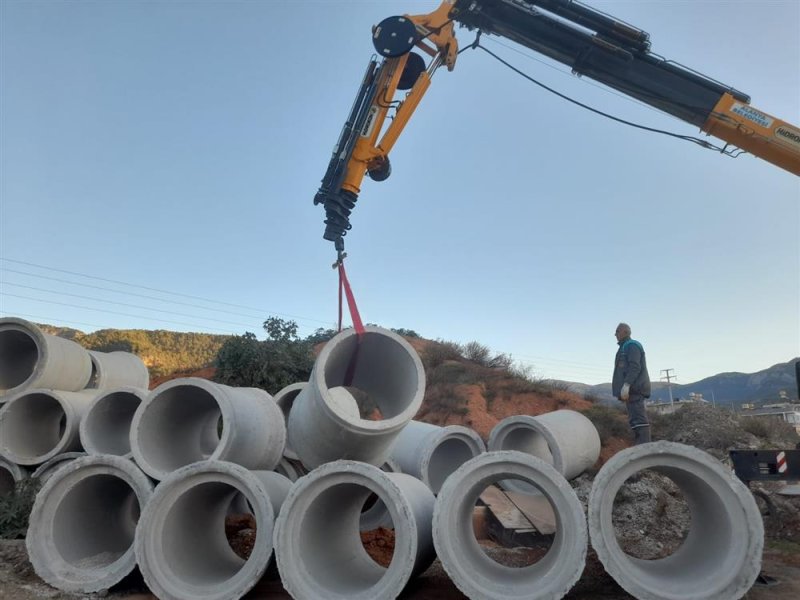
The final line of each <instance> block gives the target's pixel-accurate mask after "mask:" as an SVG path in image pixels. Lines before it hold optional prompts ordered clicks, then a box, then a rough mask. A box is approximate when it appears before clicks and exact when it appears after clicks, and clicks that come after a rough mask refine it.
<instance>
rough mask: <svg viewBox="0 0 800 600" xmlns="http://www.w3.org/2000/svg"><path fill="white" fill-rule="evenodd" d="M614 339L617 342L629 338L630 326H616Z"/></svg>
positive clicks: (622, 324)
mask: <svg viewBox="0 0 800 600" xmlns="http://www.w3.org/2000/svg"><path fill="white" fill-rule="evenodd" d="M614 337H616V338H617V341H618V342H621V341H622V340H624V339H627V338H629V337H631V326H630V325H628V324H627V323H620V324H619V325H617V330H616V331H615V332H614Z"/></svg>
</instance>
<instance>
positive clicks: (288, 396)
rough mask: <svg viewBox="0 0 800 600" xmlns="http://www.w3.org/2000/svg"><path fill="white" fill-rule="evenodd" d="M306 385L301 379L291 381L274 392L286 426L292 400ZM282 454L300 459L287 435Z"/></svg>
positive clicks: (287, 425)
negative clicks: (297, 381)
mask: <svg viewBox="0 0 800 600" xmlns="http://www.w3.org/2000/svg"><path fill="white" fill-rule="evenodd" d="M307 385H308V382H306V381H301V382H300V383H293V384H291V385H287V386H286V387H284V388H282V389H281V390H280V391H279V392H278V393H277V394H275V396H274V399H275V404H277V405H278V408H280V409H281V412H282V413H283V420H284V422H285V423H286V427H287V429H288V427H289V413H290V412H291V410H292V406H293V405H294V401H295V400H296V399H297V396H298V394H300V392H301V391H302V390H303V388H304V387H306V386H307ZM283 455H284V456H285V457H286V458H288V459H290V460H300V459H299V457H298V456H297V453H296V452H295V451H294V450H292V444H291V441H290V440H289V438H288V436H287V438H286V447H285V448H284V449H283Z"/></svg>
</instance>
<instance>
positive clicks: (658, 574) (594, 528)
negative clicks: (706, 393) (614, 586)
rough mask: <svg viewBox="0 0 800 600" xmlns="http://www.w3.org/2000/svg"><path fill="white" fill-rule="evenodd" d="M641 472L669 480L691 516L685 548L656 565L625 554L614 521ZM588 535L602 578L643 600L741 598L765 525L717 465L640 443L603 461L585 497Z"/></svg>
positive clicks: (680, 448) (674, 447) (667, 445)
mask: <svg viewBox="0 0 800 600" xmlns="http://www.w3.org/2000/svg"><path fill="white" fill-rule="evenodd" d="M644 470H650V471H654V472H656V473H658V474H660V475H663V476H666V477H668V478H669V479H671V480H672V482H674V484H675V485H676V486H677V487H678V488H679V489H680V492H681V493H682V494H683V496H684V498H685V499H686V502H687V504H688V506H689V511H690V514H691V520H690V525H689V532H688V535H687V536H686V539H685V540H684V541H683V543H682V544H681V545H680V546H679V547H678V549H677V550H676V551H675V552H673V553H672V554H669V555H668V556H666V557H664V558H658V559H654V560H642V559H638V558H635V557H633V556H631V555H629V554H626V553H625V552H624V551H623V549H622V548H621V547H620V544H619V541H618V539H617V532H616V530H615V528H614V522H613V508H614V500H615V498H616V496H617V493H618V492H619V490H620V488H621V487H622V486H623V484H624V483H625V481H626V480H627V479H628V478H629V477H630V476H631V475H633V474H635V473H638V472H640V471H644ZM654 518H655V516H654ZM589 532H590V535H591V540H592V546H593V547H594V548H595V550H596V551H597V556H598V558H599V559H600V561H601V562H602V563H603V566H604V567H605V569H606V571H607V572H608V574H609V575H611V576H612V577H613V578H614V579H615V580H616V581H617V583H619V584H620V585H621V586H622V587H623V588H624V589H625V590H627V591H628V592H629V593H631V594H633V595H634V596H636V597H637V598H641V599H643V600H655V599H669V600H679V599H681V600H682V599H683V598H694V599H697V600H729V599H735V598H741V597H742V596H743V595H744V594H745V593H746V592H747V591H748V590H749V589H750V587H751V586H752V584H753V582H754V581H755V579H756V577H757V576H758V573H759V570H760V568H761V552H762V550H763V545H764V526H763V523H762V520H761V514H760V512H759V510H758V507H757V505H756V502H755V500H754V498H753V496H752V495H751V494H750V492H749V490H748V489H747V488H746V487H745V486H744V484H742V483H741V482H740V481H739V480H738V479H736V478H735V477H734V476H733V475H732V474H731V473H730V472H728V471H727V470H726V469H725V468H724V467H723V466H722V464H721V463H719V461H717V460H716V459H715V458H713V457H712V456H710V455H709V454H706V453H705V452H703V451H701V450H699V449H697V448H693V447H690V446H684V445H682V444H675V443H672V442H655V443H650V444H643V445H641V446H635V447H633V448H628V449H627V450H623V451H622V452H619V453H618V454H617V455H615V456H614V457H613V458H612V459H611V460H609V461H608V462H607V463H606V464H605V465H604V466H603V468H602V469H601V470H600V472H599V473H598V474H597V477H596V478H595V480H594V484H593V486H592V491H591V494H590V496H589Z"/></svg>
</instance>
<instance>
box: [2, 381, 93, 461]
mask: <svg viewBox="0 0 800 600" xmlns="http://www.w3.org/2000/svg"><path fill="white" fill-rule="evenodd" d="M97 393H98V392H97V391H96V390H94V391H88V390H87V391H83V392H62V391H57V390H39V389H36V390H29V391H25V392H20V393H18V394H15V395H14V396H12V397H11V398H9V400H8V401H7V402H6V403H5V404H4V405H3V406H2V407H0V455H1V456H4V457H5V458H6V459H8V460H10V461H11V462H15V463H17V464H18V465H38V464H41V463H43V462H46V461H47V460H49V459H50V458H52V457H54V456H56V455H57V454H62V453H64V452H70V451H75V450H80V449H81V442H80V439H79V434H78V428H79V426H80V422H81V418H82V417H83V415H84V414H85V413H86V411H87V410H88V408H89V406H90V405H91V403H92V401H94V399H95V397H96V396H97Z"/></svg>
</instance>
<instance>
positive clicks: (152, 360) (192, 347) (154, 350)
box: [37, 324, 230, 377]
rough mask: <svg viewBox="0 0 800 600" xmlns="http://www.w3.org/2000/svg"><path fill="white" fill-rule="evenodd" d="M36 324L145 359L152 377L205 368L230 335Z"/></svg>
mask: <svg viewBox="0 0 800 600" xmlns="http://www.w3.org/2000/svg"><path fill="white" fill-rule="evenodd" d="M37 325H38V326H39V327H40V328H41V329H42V331H44V332H45V333H49V334H51V335H57V336H59V337H64V338H67V339H70V340H73V341H75V342H77V343H79V344H80V345H81V346H83V347H84V348H86V349H88V350H98V351H100V352H113V351H115V350H122V351H125V352H132V353H134V354H136V355H137V356H139V358H141V359H142V360H143V361H144V364H146V365H147V367H148V369H149V370H150V375H151V376H152V377H159V376H162V375H168V374H170V373H176V372H182V371H192V370H196V369H202V368H204V367H208V366H209V365H211V364H212V363H213V362H214V359H215V358H216V356H217V353H218V352H219V349H220V347H222V344H224V343H225V341H226V340H227V339H228V338H229V337H230V336H228V335H213V334H210V333H182V332H177V331H164V330H155V331H151V330H145V329H100V330H98V331H95V332H93V333H83V332H82V331H79V330H77V329H70V328H67V327H55V326H53V325H43V324H37Z"/></svg>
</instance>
